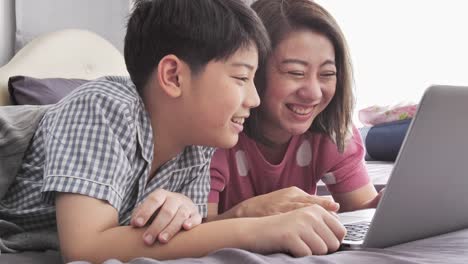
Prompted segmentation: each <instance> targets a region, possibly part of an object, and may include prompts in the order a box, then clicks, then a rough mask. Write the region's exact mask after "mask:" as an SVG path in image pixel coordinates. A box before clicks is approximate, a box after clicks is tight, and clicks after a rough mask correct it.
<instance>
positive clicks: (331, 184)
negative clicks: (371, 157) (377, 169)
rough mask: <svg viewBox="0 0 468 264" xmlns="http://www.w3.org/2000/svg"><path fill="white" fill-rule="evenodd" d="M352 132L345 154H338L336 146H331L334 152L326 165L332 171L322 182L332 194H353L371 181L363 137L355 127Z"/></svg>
mask: <svg viewBox="0 0 468 264" xmlns="http://www.w3.org/2000/svg"><path fill="white" fill-rule="evenodd" d="M352 131H353V135H352V137H351V138H350V139H349V140H348V141H347V142H346V145H345V150H344V152H343V153H339V152H338V149H337V147H336V144H334V143H333V145H334V146H331V145H330V146H329V148H330V149H333V151H330V152H329V155H327V156H328V157H327V159H326V161H324V163H328V164H327V167H328V168H330V169H328V170H327V171H326V173H325V174H324V175H323V177H322V181H323V182H324V183H325V184H326V185H327V188H328V189H329V191H330V192H331V193H346V192H351V191H354V190H357V189H359V188H360V187H363V186H364V185H366V184H368V183H369V181H370V180H369V175H368V173H367V169H366V167H365V164H364V154H365V149H364V146H363V143H362V139H361V136H360V134H359V131H358V130H357V128H356V127H354V126H353V128H352ZM333 156H334V157H333Z"/></svg>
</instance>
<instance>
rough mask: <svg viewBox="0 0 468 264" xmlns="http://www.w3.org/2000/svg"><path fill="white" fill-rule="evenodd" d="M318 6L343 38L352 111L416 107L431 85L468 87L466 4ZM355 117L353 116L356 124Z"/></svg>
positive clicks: (398, 1)
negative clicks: (353, 100) (351, 69)
mask: <svg viewBox="0 0 468 264" xmlns="http://www.w3.org/2000/svg"><path fill="white" fill-rule="evenodd" d="M317 2H319V3H320V4H322V5H323V6H324V7H325V8H327V9H328V10H329V11H330V12H331V13H332V14H333V15H334V17H335V18H336V20H337V21H338V23H339V24H340V25H341V27H342V30H343V31H344V33H345V35H346V37H347V40H348V44H349V46H350V51H351V55H352V59H353V63H354V69H355V91H356V96H357V107H356V108H357V110H358V109H361V108H364V107H367V106H370V105H374V104H377V105H394V104H396V103H399V102H405V101H406V102H414V103H418V102H419V100H420V98H421V95H422V93H423V92H424V90H425V89H426V88H427V87H428V86H429V85H431V84H452V85H465V86H468V73H467V72H468V70H467V64H468V35H467V34H466V33H465V32H466V26H467V25H468V16H467V15H466V10H468V1H443V0H427V1H424V2H420V1H407V0H392V1H374V0H361V1H342V0H317ZM356 116H357V111H356V115H355V121H357V117H356ZM357 124H358V125H359V124H360V123H359V122H358V121H357Z"/></svg>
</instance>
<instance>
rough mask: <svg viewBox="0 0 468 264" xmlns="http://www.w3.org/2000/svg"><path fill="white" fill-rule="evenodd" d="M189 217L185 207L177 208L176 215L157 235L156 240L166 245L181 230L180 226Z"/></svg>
mask: <svg viewBox="0 0 468 264" xmlns="http://www.w3.org/2000/svg"><path fill="white" fill-rule="evenodd" d="M189 217H190V210H189V209H188V208H187V207H179V210H177V213H176V215H175V216H174V218H172V220H171V221H170V222H169V224H168V225H167V226H166V227H165V228H164V229H163V230H162V231H161V232H160V233H159V235H158V240H159V242H161V243H167V242H169V240H170V239H171V238H172V237H173V236H174V235H175V234H177V232H179V231H180V229H181V228H182V225H183V224H184V222H185V221H186V220H187V218H189Z"/></svg>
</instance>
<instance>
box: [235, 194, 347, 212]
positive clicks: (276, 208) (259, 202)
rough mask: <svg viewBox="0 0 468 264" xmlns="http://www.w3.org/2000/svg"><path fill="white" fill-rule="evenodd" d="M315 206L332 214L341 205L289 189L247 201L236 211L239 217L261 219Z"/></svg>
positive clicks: (237, 207) (327, 199)
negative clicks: (261, 217)
mask: <svg viewBox="0 0 468 264" xmlns="http://www.w3.org/2000/svg"><path fill="white" fill-rule="evenodd" d="M314 204H317V205H320V206H321V207H323V208H324V209H326V210H328V211H332V212H337V211H338V210H339V209H340V205H339V204H338V203H336V202H334V201H333V200H332V199H329V198H325V197H320V196H316V195H310V194H308V193H306V192H304V191H303V190H301V189H299V188H297V187H289V188H284V189H280V190H277V191H274V192H271V193H268V194H264V195H259V196H256V197H253V198H250V199H248V200H245V201H244V202H242V203H240V204H239V205H238V206H236V208H235V210H237V213H236V216H238V217H260V216H269V215H277V214H280V213H285V212H289V211H292V210H295V209H298V208H302V207H308V206H311V205H314Z"/></svg>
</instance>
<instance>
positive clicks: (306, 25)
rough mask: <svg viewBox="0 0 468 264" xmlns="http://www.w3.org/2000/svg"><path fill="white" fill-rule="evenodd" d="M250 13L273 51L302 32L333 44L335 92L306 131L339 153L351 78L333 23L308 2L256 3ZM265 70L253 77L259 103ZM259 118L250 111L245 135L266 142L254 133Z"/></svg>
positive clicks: (348, 112)
mask: <svg viewBox="0 0 468 264" xmlns="http://www.w3.org/2000/svg"><path fill="white" fill-rule="evenodd" d="M252 9H254V10H255V12H257V14H258V16H259V17H260V19H261V20H262V21H263V23H264V25H265V27H266V29H267V31H268V35H269V37H270V40H271V44H272V49H273V50H274V49H275V48H276V47H277V46H278V44H279V43H280V42H281V41H282V40H283V39H284V38H285V36H286V35H287V34H288V33H290V32H292V31H295V30H303V29H309V30H311V31H313V32H316V33H319V34H322V35H324V36H326V37H327V38H328V39H329V40H330V41H331V43H332V44H333V47H334V50H335V63H336V68H337V84H336V92H335V95H334V96H333V99H332V100H331V102H330V104H329V105H328V106H327V107H326V108H325V109H324V110H323V111H322V112H321V113H320V114H319V115H318V116H317V117H316V118H315V120H314V121H313V123H312V125H311V127H310V130H311V131H315V132H320V133H325V134H327V135H329V136H330V137H331V138H332V139H334V140H335V141H336V144H337V146H338V149H339V151H340V152H342V151H343V150H344V147H345V139H346V137H347V135H348V134H349V129H350V126H351V122H352V111H353V107H354V97H353V91H352V80H353V74H352V67H351V59H350V56H349V52H348V47H347V44H346V40H345V37H344V35H343V33H342V31H341V29H340V27H339V26H338V24H337V23H336V21H335V19H334V18H333V17H332V16H331V15H330V14H329V13H328V12H327V11H326V10H325V9H324V8H322V7H321V6H320V5H318V4H317V3H314V2H313V1H309V0H258V1H256V2H254V3H253V4H252ZM265 68H266V67H261V68H259V69H258V71H257V74H256V76H255V85H256V87H257V91H258V93H259V96H260V99H262V98H263V95H264V92H265V89H266V87H265V84H266V80H265V78H266V77H265V74H266V73H265ZM259 115H260V111H259V108H256V109H252V113H251V117H250V118H249V119H248V120H247V122H246V133H247V134H248V135H249V136H250V137H252V138H254V139H257V140H260V141H263V142H265V141H267V142H268V140H267V139H263V138H262V135H261V132H260V131H259V129H258V120H259Z"/></svg>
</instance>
